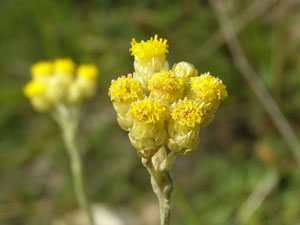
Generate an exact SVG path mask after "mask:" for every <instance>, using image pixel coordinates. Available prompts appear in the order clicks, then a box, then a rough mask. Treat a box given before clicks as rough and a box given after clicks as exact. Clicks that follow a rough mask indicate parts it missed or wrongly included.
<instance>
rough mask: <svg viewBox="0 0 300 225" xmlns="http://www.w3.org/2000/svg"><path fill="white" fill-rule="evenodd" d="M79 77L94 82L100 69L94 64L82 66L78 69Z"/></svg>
mask: <svg viewBox="0 0 300 225" xmlns="http://www.w3.org/2000/svg"><path fill="white" fill-rule="evenodd" d="M77 74H78V76H79V77H83V78H86V79H90V80H93V79H95V78H96V77H97V76H98V69H97V67H96V66H95V65H94V64H81V65H80V66H79V67H78V69H77Z"/></svg>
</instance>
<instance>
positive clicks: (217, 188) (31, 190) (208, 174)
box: [0, 0, 300, 225]
mask: <svg viewBox="0 0 300 225" xmlns="http://www.w3.org/2000/svg"><path fill="white" fill-rule="evenodd" d="M224 3H225V5H226V10H227V12H228V13H229V15H230V18H231V19H232V21H233V23H234V25H235V27H237V31H238V35H237V36H238V40H239V41H240V44H241V46H242V49H243V51H244V53H245V55H246V57H247V59H248V60H249V62H250V64H251V65H252V66H253V68H254V70H255V71H256V72H257V74H258V76H259V77H260V79H262V80H263V82H264V84H265V86H266V87H267V88H268V89H269V90H270V92H271V93H272V95H273V96H274V98H275V100H276V102H277V104H278V106H279V107H280V108H281V110H282V112H283V114H284V116H285V117H286V118H287V120H288V121H289V122H290V124H291V126H292V128H293V129H294V131H295V132H296V135H297V136H298V137H299V134H300V76H299V74H300V27H299V24H300V2H299V1H296V0H263V1H262V0H226V1H224ZM0 21H1V22H0V224H3V225H14V224H16V225H19V224H20V225H22V224H26V225H44V224H51V225H52V224H58V223H59V222H57V221H59V220H60V218H63V217H64V216H65V215H67V214H69V213H70V212H72V211H74V210H76V209H77V204H76V201H75V197H74V194H73V189H72V182H71V176H70V170H69V159H68V155H67V153H66V151H65V149H64V146H63V142H62V138H61V135H60V132H59V128H58V126H57V125H56V123H55V122H54V121H53V119H52V118H51V117H50V116H49V114H38V113H36V112H35V111H34V110H33V109H32V107H31V105H30V104H29V101H28V100H27V99H26V98H25V97H24V95H23V94H22V88H23V86H24V84H25V83H26V82H27V81H28V80H29V79H30V65H31V64H33V63H35V62H37V61H39V60H52V59H55V58H58V57H71V58H73V59H74V60H75V62H76V63H80V62H83V63H87V62H92V63H95V64H96V65H97V66H98V67H99V69H100V72H101V74H100V77H99V88H98V92H97V95H96V96H95V97H94V98H93V99H91V100H89V101H88V102H86V103H84V104H83V107H82V108H83V110H82V116H81V122H80V129H79V140H78V141H79V144H80V146H81V149H82V155H83V161H84V174H85V180H86V189H87V192H88V196H89V199H91V200H92V202H93V203H94V204H98V205H101V206H103V207H106V208H107V209H109V210H110V211H112V212H113V213H114V214H116V215H117V216H119V217H120V218H122V220H123V222H124V223H125V222H126V221H131V222H127V223H125V224H131V225H133V224H137V225H154V224H158V222H157V219H158V208H157V202H156V197H155V195H154V194H153V193H152V190H151V186H150V183H149V175H148V173H147V171H146V170H145V169H144V168H143V166H142V164H141V162H140V159H139V158H138V157H137V155H136V152H135V150H134V148H133V147H132V146H131V144H130V142H129V140H128V137H127V133H126V132H124V131H122V130H121V129H120V128H119V126H118V125H117V122H116V119H115V113H114V111H113V108H112V105H111V102H110V100H109V97H108V95H107V92H108V87H109V85H110V81H111V79H113V78H116V77H118V76H120V75H126V74H127V73H130V72H131V71H132V70H133V58H132V57H131V56H130V54H129V51H128V49H129V48H130V41H131V38H133V37H135V38H136V39H137V40H138V41H139V40H142V39H144V40H146V39H148V38H149V37H150V36H153V35H154V34H158V35H159V36H161V37H164V38H167V39H168V43H169V46H170V48H169V51H170V54H169V55H168V56H167V59H168V60H169V63H170V64H171V65H172V64H173V63H176V62H179V61H188V62H190V63H193V64H195V66H196V67H197V69H198V71H199V73H204V72H207V71H210V72H211V74H213V75H215V76H218V77H220V78H221V79H222V80H223V81H224V83H225V84H226V85H227V88H228V93H229V98H228V99H227V100H226V101H225V102H224V104H222V105H221V107H220V109H219V111H218V112H217V115H216V119H215V120H214V121H213V123H212V124H211V125H210V126H208V127H206V128H203V129H202V130H201V132H200V135H201V142H200V145H199V148H198V150H197V151H196V152H195V153H194V154H193V155H191V156H184V157H183V156H181V157H178V158H177V161H176V163H175V166H174V170H173V178H174V180H175V186H174V192H173V203H172V204H173V208H172V220H171V224H172V225H182V224H184V225H198V224H208V225H221V224H222V225H224V224H225V225H226V224H228V225H229V224H248V225H271V224H272V225H286V224H291V225H297V224H300V171H299V169H298V168H299V166H297V163H296V160H295V158H294V156H293V154H292V153H291V151H290V149H289V148H288V145H287V143H286V142H285V141H284V140H283V138H282V136H281V135H280V133H279V132H278V129H277V128H276V127H275V126H274V123H273V122H272V120H271V119H270V117H269V115H268V114H267V113H266V112H265V110H264V108H263V106H262V104H261V102H259V101H258V99H257V98H256V96H255V95H254V94H253V91H252V89H251V88H250V87H249V84H248V83H247V82H246V81H245V80H244V79H243V76H242V74H241V71H239V70H238V68H237V66H236V65H235V62H234V61H233V60H232V55H231V52H230V51H229V49H228V46H227V44H226V41H225V39H224V37H223V34H222V32H220V26H219V24H218V22H217V19H216V15H215V13H214V11H213V9H212V7H211V5H210V4H209V2H207V1H204V0H202V1H200V0H199V1H192V0H185V1H180V0H176V1H159V0H145V1H140V0H132V1H130V0H125V1H121V0H107V1H104V0H73V1H72V0H1V2H0ZM254 190H256V192H255V193H254V194H253V191H254ZM251 193H252V195H251ZM249 195H251V196H252V198H253V199H254V200H253V199H252V200H250V203H249V200H248V203H247V204H248V205H245V202H247V199H248V197H249ZM251 210H252V211H253V213H252V211H251ZM249 215H250V216H249ZM106 225H110V224H109V223H108V224H106Z"/></svg>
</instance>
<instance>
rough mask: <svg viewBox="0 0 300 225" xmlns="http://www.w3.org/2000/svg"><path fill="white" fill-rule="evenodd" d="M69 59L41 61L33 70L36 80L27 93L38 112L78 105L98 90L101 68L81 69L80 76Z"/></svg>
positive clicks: (33, 76)
mask: <svg viewBox="0 0 300 225" xmlns="http://www.w3.org/2000/svg"><path fill="white" fill-rule="evenodd" d="M74 71H75V64H74V62H73V61H72V60H71V59H69V58H65V59H56V60H55V61H54V62H50V61H40V62H38V63H35V64H33V65H32V66H31V74H32V80H31V81H29V82H28V83H27V84H26V86H25V87H24V89H23V91H24V94H25V96H26V97H28V98H29V99H30V101H31V103H32V105H33V107H34V108H35V109H36V110H37V111H47V110H49V109H51V108H52V107H53V106H54V105H57V104H76V103H78V102H79V101H81V100H82V99H84V98H89V97H91V96H92V95H93V94H94V92H95V89H96V78H97V75H98V70H97V68H96V67H95V66H94V65H92V64H89V65H81V66H80V67H79V68H78V73H77V76H75V75H74Z"/></svg>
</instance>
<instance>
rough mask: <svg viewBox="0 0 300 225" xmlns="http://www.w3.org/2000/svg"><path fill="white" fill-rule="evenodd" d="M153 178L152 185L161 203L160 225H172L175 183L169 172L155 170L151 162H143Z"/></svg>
mask: <svg viewBox="0 0 300 225" xmlns="http://www.w3.org/2000/svg"><path fill="white" fill-rule="evenodd" d="M142 161H143V164H144V166H145V167H146V168H147V170H148V172H149V174H150V176H151V185H152V189H153V191H154V193H155V194H156V196H157V199H158V201H159V211H160V224H161V225H169V224H170V210H171V204H170V202H171V193H172V189H173V182H172V178H171V176H170V172H169V171H167V170H155V169H154V167H153V163H152V161H151V160H142Z"/></svg>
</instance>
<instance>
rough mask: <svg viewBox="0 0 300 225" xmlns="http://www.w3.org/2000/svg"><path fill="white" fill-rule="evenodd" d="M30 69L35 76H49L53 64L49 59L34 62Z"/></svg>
mask: <svg viewBox="0 0 300 225" xmlns="http://www.w3.org/2000/svg"><path fill="white" fill-rule="evenodd" d="M30 70H31V74H32V75H33V77H37V76H49V75H51V73H52V71H53V64H52V63H51V62H49V61H40V62H38V63H35V64H33V65H32V66H31V68H30Z"/></svg>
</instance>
